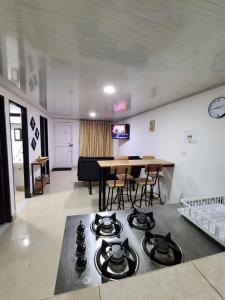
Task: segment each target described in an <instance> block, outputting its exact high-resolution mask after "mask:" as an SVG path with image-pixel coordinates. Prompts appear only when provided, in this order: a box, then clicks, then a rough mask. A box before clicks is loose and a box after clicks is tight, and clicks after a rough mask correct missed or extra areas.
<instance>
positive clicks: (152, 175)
mask: <svg viewBox="0 0 225 300" xmlns="http://www.w3.org/2000/svg"><path fill="white" fill-rule="evenodd" d="M142 159H156V158H155V156H153V155H145V156H143V157H142ZM149 175H150V177H152V178H154V177H155V176H156V173H155V172H152V173H150V174H149ZM163 177H164V176H163V173H162V172H159V174H158V193H159V195H160V199H161V190H160V179H162V178H163Z"/></svg>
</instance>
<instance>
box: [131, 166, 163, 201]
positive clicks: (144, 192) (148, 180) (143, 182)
mask: <svg viewBox="0 0 225 300" xmlns="http://www.w3.org/2000/svg"><path fill="white" fill-rule="evenodd" d="M162 169H163V166H162V165H161V164H147V165H146V166H145V174H146V177H145V178H139V179H137V180H136V183H137V188H136V192H135V198H134V202H133V206H134V205H136V202H138V201H140V204H139V207H141V205H142V201H143V199H144V201H145V205H146V206H147V205H152V204H153V200H154V199H159V200H160V203H161V204H162V201H161V195H160V193H159V192H158V193H156V192H155V191H154V188H155V185H156V183H157V181H158V176H159V172H161V171H162ZM152 173H154V174H155V176H154V177H152V176H151V174H152ZM139 186H141V197H140V199H137V193H138V189H139ZM148 186H149V187H150V191H148V189H147V188H148ZM147 200H148V203H147Z"/></svg>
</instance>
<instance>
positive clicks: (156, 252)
mask: <svg viewBox="0 0 225 300" xmlns="http://www.w3.org/2000/svg"><path fill="white" fill-rule="evenodd" d="M142 245H143V249H144V251H145V253H146V254H147V255H148V257H149V258H150V259H151V260H152V261H153V262H156V263H158V264H161V265H164V266H173V265H176V264H179V263H181V262H182V259H183V253H182V250H181V248H180V247H179V246H178V245H177V244H176V243H175V242H174V241H173V240H172V239H171V234H170V233H168V234H167V235H166V236H163V235H159V234H153V233H151V232H150V231H146V233H145V237H144V239H143V243H142Z"/></svg>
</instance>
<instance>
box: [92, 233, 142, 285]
mask: <svg viewBox="0 0 225 300" xmlns="http://www.w3.org/2000/svg"><path fill="white" fill-rule="evenodd" d="M96 265H97V268H98V270H99V272H100V273H101V275H102V276H104V277H106V278H109V279H115V280H117V279H121V278H125V277H128V276H131V275H133V274H134V273H135V272H136V271H137V268H138V256H137V254H136V252H135V251H134V249H133V248H131V247H130V246H129V242H128V239H126V240H125V241H124V242H110V243H109V242H106V241H105V240H102V246H101V248H100V249H99V250H98V251H97V253H96Z"/></svg>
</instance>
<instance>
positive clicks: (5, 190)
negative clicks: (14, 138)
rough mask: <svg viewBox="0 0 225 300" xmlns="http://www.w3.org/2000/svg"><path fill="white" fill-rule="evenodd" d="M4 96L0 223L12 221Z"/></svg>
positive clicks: (0, 125)
mask: <svg viewBox="0 0 225 300" xmlns="http://www.w3.org/2000/svg"><path fill="white" fill-rule="evenodd" d="M4 107H5V106H4V97H2V96H0V132H1V134H0V225H2V224H4V223H8V222H11V221H12V214H11V200H10V186H9V169H8V151H7V137H6V123H5V108H4Z"/></svg>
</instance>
